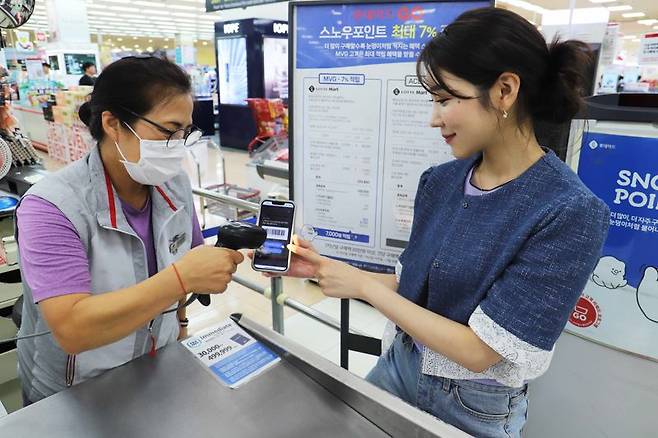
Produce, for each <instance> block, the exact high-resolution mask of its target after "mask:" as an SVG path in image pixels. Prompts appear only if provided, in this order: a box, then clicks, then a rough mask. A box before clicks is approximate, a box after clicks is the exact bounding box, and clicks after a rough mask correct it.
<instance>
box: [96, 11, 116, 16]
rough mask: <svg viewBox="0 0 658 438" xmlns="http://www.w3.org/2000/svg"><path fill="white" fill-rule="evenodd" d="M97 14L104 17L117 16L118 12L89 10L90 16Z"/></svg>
mask: <svg viewBox="0 0 658 438" xmlns="http://www.w3.org/2000/svg"><path fill="white" fill-rule="evenodd" d="M96 15H98V16H103V17H116V16H117V14H116V13H115V12H104V11H89V16H90V17H95V16H96Z"/></svg>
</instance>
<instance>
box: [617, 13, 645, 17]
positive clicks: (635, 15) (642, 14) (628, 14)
mask: <svg viewBox="0 0 658 438" xmlns="http://www.w3.org/2000/svg"><path fill="white" fill-rule="evenodd" d="M645 15H646V14H645V13H644V12H626V13H625V14H621V16H622V17H624V18H639V17H644V16H645Z"/></svg>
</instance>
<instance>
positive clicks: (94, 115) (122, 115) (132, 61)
mask: <svg viewBox="0 0 658 438" xmlns="http://www.w3.org/2000/svg"><path fill="white" fill-rule="evenodd" d="M191 91H192V86H191V84H190V78H189V76H188V75H187V74H186V73H185V72H184V71H183V70H182V69H181V68H180V67H178V66H177V65H176V64H173V63H172V62H169V61H166V60H163V59H160V58H155V57H128V58H123V59H120V60H118V61H115V62H113V63H112V64H110V65H109V66H108V67H107V68H105V69H104V70H103V72H102V73H101V74H100V75H99V76H98V79H96V83H95V85H94V91H93V92H92V93H91V94H90V95H89V101H88V102H86V103H85V104H83V105H82V106H81V107H80V111H79V115H80V120H82V122H83V123H84V124H85V125H87V126H88V127H89V131H90V132H91V135H92V136H93V137H94V138H95V139H96V140H97V141H99V142H100V141H101V140H102V139H103V134H104V133H103V123H102V114H103V112H104V111H110V112H111V113H112V114H114V115H115V116H116V117H117V118H119V119H120V120H122V121H124V122H126V123H128V124H130V123H132V122H134V121H135V119H136V117H135V116H134V115H132V114H130V113H129V112H128V111H126V109H128V110H130V111H132V112H134V113H136V114H139V115H144V114H146V113H148V112H149V111H151V109H153V108H154V107H155V106H156V105H158V104H159V103H161V102H163V101H165V100H167V99H168V98H170V97H172V96H177V95H179V94H186V93H191Z"/></svg>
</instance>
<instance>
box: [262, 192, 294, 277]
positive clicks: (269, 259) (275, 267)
mask: <svg viewBox="0 0 658 438" xmlns="http://www.w3.org/2000/svg"><path fill="white" fill-rule="evenodd" d="M294 218H295V208H294V204H293V203H292V202H283V201H282V202H279V203H277V202H275V201H264V202H263V204H262V205H261V208H260V216H259V218H258V225H260V226H261V227H263V228H264V229H265V231H267V240H265V243H263V246H262V247H260V248H259V249H258V250H256V252H255V255H254V267H255V268H257V269H261V270H272V271H286V270H287V269H288V258H289V251H288V248H286V246H287V245H288V244H289V243H290V239H291V238H292V228H293V221H294Z"/></svg>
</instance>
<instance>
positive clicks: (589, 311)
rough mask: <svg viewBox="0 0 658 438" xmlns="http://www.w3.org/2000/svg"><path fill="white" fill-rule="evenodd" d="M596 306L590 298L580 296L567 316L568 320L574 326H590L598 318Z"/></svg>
mask: <svg viewBox="0 0 658 438" xmlns="http://www.w3.org/2000/svg"><path fill="white" fill-rule="evenodd" d="M597 307H598V306H597V305H596V303H594V302H593V300H592V299H591V298H589V297H585V296H582V297H580V298H579V299H578V302H577V303H576V307H574V309H573V311H572V312H571V315H570V316H569V322H570V323H571V324H573V325H575V326H576V327H589V326H591V325H592V324H594V323H595V322H596V321H597V320H598V318H599V313H598V309H597Z"/></svg>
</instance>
